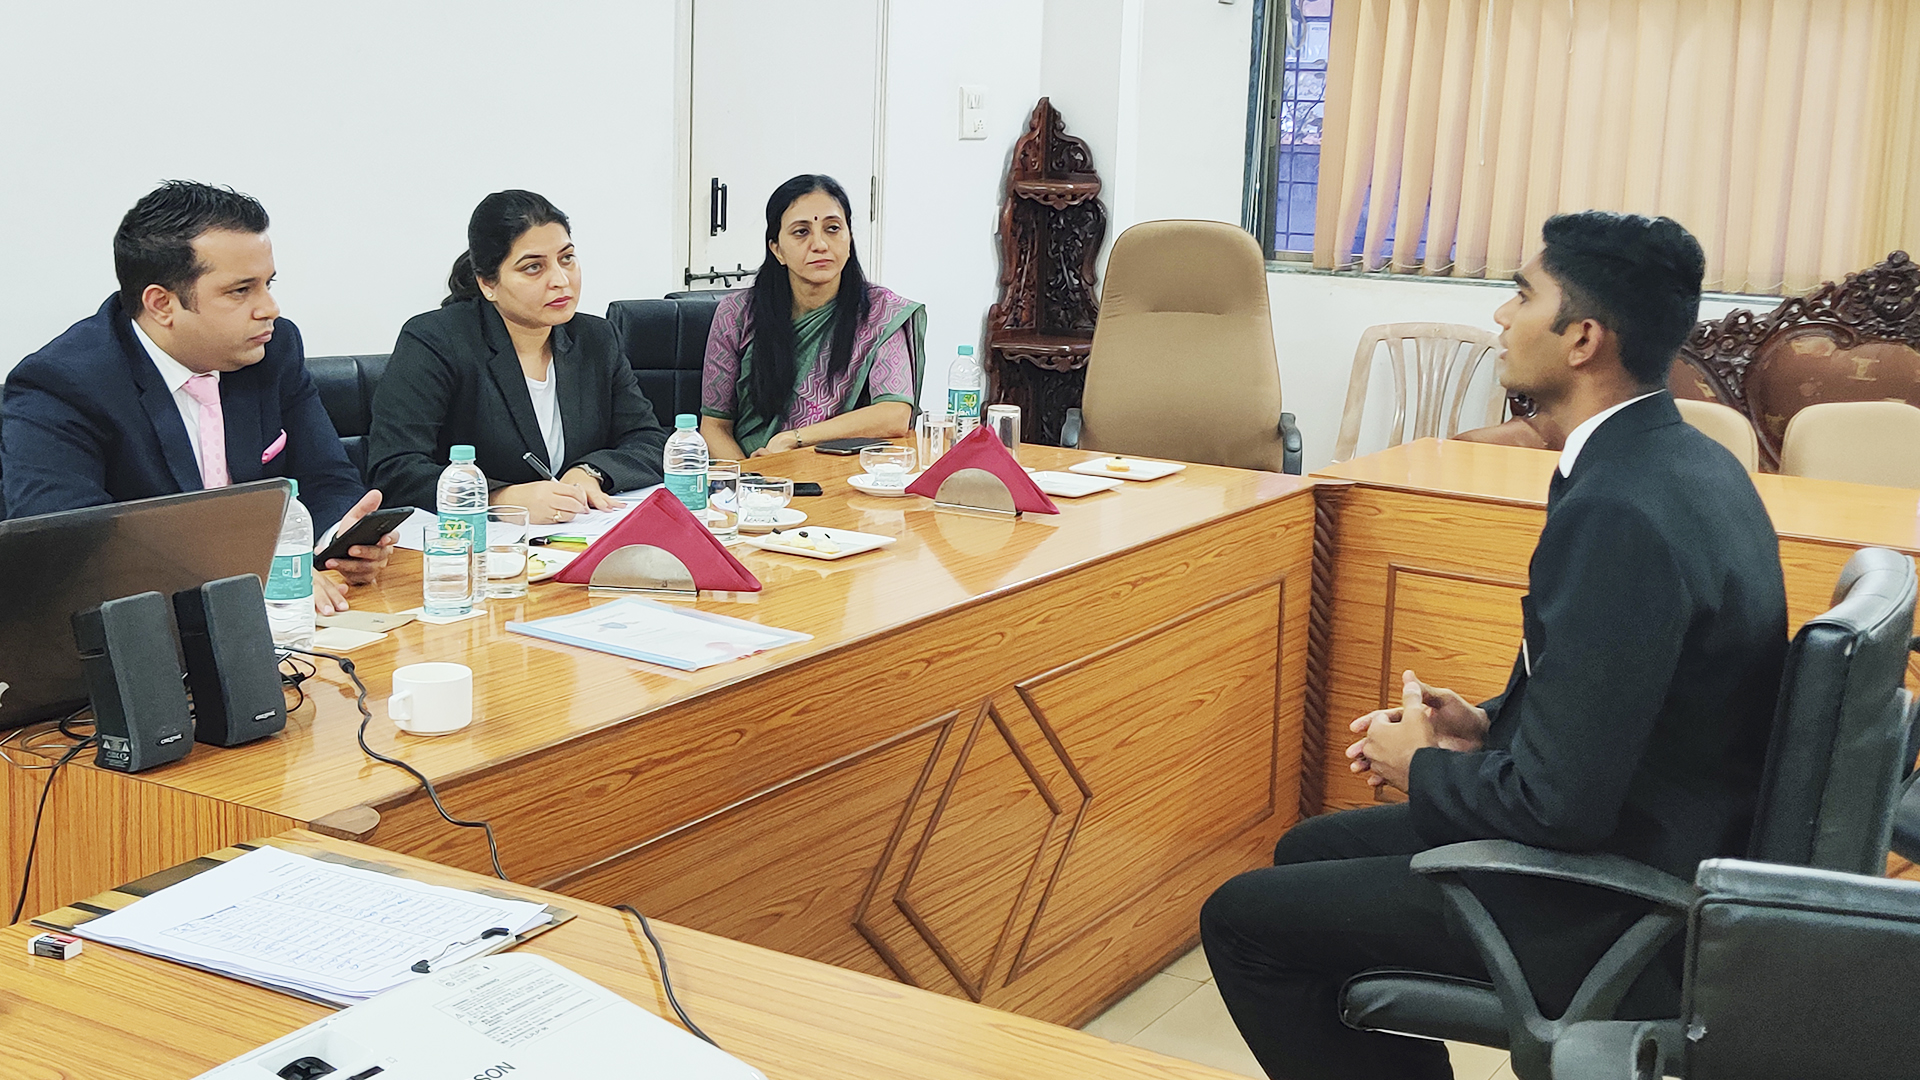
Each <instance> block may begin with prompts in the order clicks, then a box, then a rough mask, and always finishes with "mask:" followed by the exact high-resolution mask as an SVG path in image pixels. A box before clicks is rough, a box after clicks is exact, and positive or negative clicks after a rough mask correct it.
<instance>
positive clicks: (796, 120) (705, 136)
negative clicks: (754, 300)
mask: <svg viewBox="0 0 1920 1080" xmlns="http://www.w3.org/2000/svg"><path fill="white" fill-rule="evenodd" d="M882 3H883V0H693V92H692V97H691V107H692V117H691V119H692V131H691V153H692V160H691V163H690V164H691V168H690V171H689V174H688V175H689V176H690V177H691V180H692V183H691V185H690V186H691V188H692V190H691V191H690V192H689V193H688V196H689V200H688V215H687V222H688V228H689V232H690V234H691V235H689V236H688V238H687V240H688V242H687V248H686V250H687V274H688V275H689V276H691V280H690V281H689V282H688V284H687V288H691V289H717V288H725V287H733V288H737V287H739V286H741V285H743V284H746V283H747V282H748V281H750V280H751V279H745V280H743V279H742V277H741V276H739V273H738V270H739V268H742V267H744V268H745V269H746V270H747V271H749V272H751V271H752V270H754V269H755V268H756V267H758V266H759V265H760V260H761V259H762V258H763V257H764V256H765V254H766V250H767V245H766V205H767V197H768V196H770V195H772V194H773V189H774V188H776V187H778V186H780V184H781V183H782V182H784V181H785V180H787V179H788V178H789V177H793V176H797V175H799V174H801V173H825V174H827V175H828V176H831V177H833V178H834V179H835V180H838V181H839V182H840V185H841V186H842V187H844V188H846V190H847V197H848V199H849V200H851V201H852V203H853V206H852V210H853V222H852V225H853V237H854V242H855V244H856V245H858V247H859V250H860V253H861V262H862V264H863V265H864V266H866V267H867V269H868V273H869V276H871V274H872V273H873V270H874V264H873V261H872V258H871V255H870V254H869V253H870V252H872V251H873V237H874V236H875V235H876V233H877V230H876V229H875V227H874V226H875V206H874V203H875V196H876V194H877V193H878V190H879V178H878V176H877V175H876V172H875V168H874V162H875V160H876V157H875V152H874V151H875V146H874V144H875V131H876V130H877V127H878V123H877V121H878V117H879V99H880V73H881V71H883V70H884V67H883V65H882V62H881V49H882V42H883V40H884V39H883V37H882V35H881V26H880V20H881V10H882ZM721 270H732V271H735V274H734V276H733V277H731V278H729V279H726V280H714V279H703V278H702V277H700V276H697V275H705V274H709V273H711V272H714V271H721Z"/></svg>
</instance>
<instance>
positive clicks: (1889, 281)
mask: <svg viewBox="0 0 1920 1080" xmlns="http://www.w3.org/2000/svg"><path fill="white" fill-rule="evenodd" d="M1667 385H1668V387H1669V388H1670V389H1671V390H1672V391H1673V395H1674V397H1676V398H1692V399H1695V400H1700V401H1718V402H1720V403H1721V404H1723V405H1727V406H1730V407H1732V408H1734V409H1737V410H1739V411H1740V412H1741V413H1742V414H1744V415H1745V416H1746V417H1747V420H1748V421H1749V422H1750V423H1752V424H1753V428H1754V433H1755V434H1756V435H1757V436H1758V437H1759V441H1760V467H1761V470H1762V471H1765V472H1778V471H1780V450H1781V444H1782V442H1783V441H1784V440H1785V438H1786V434H1787V425H1788V424H1789V423H1790V422H1791V421H1792V420H1793V418H1794V415H1795V414H1796V413H1798V412H1799V411H1800V410H1801V409H1803V408H1805V407H1807V406H1808V405H1814V404H1818V403H1822V402H1834V401H1904V402H1906V403H1908V404H1910V405H1920V266H1916V265H1915V264H1914V262H1913V260H1912V259H1911V258H1909V257H1908V255H1907V253H1906V252H1904V251H1896V252H1894V253H1892V254H1891V255H1888V256H1887V258H1886V261H1885V262H1882V263H1880V264H1878V265H1876V266H1873V267H1870V268H1868V269H1866V270H1862V271H1860V272H1858V273H1854V274H1848V275H1847V278H1846V280H1845V281H1842V282H1839V283H1834V282H1828V283H1827V284H1825V285H1822V286H1821V287H1820V288H1819V289H1817V290H1815V291H1814V292H1812V293H1810V294H1809V295H1807V296H1802V297H1790V298H1788V299H1786V300H1783V301H1781V302H1780V305H1779V306H1778V307H1776V308H1774V309H1773V310H1772V311H1770V312H1768V313H1766V314H1764V315H1755V314H1754V313H1753V312H1751V311H1746V310H1740V311H1735V312H1733V313H1731V314H1729V315H1727V316H1726V317H1725V318H1723V319H1719V320H1716V321H1710V322H1702V323H1701V324H1700V325H1699V326H1696V327H1695V328H1694V331H1693V333H1692V334H1691V335H1689V336H1688V338H1687V343H1686V344H1685V345H1684V346H1682V347H1681V350H1680V355H1679V358H1678V359H1676V360H1675V361H1674V364H1673V368H1672V370H1671V371H1670V373H1669V374H1668V377H1667ZM1913 452H1914V453H1916V454H1920V448H1915V450H1914V451H1913Z"/></svg>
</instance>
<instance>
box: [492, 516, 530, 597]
mask: <svg viewBox="0 0 1920 1080" xmlns="http://www.w3.org/2000/svg"><path fill="white" fill-rule="evenodd" d="M486 566H487V597H488V598H489V599H495V598H497V599H501V600H510V599H512V598H514V597H517V596H525V595H527V508H526V507H524V506H490V507H488V508H487V558H486Z"/></svg>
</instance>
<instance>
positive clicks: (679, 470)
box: [660, 413, 707, 521]
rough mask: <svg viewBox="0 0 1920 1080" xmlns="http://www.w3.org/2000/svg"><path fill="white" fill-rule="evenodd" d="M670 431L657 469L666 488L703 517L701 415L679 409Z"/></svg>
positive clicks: (704, 469) (704, 470) (704, 477)
mask: <svg viewBox="0 0 1920 1080" xmlns="http://www.w3.org/2000/svg"><path fill="white" fill-rule="evenodd" d="M673 429H674V430H673V434H672V435H670V436H668V438H667V446H666V462H665V465H664V467H663V468H662V469H661V470H660V471H661V474H662V477H661V478H662V479H663V480H665V481H666V485H667V490H668V491H671V492H673V494H674V497H675V498H677V499H679V500H680V504H681V505H682V506H685V507H686V508H687V509H688V510H691V511H693V516H694V517H695V518H696V519H699V520H702V521H704V520H706V513H707V440H705V439H703V438H701V437H700V418H699V417H698V416H695V415H694V414H692V413H681V414H680V415H678V416H676V417H674V418H673Z"/></svg>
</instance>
